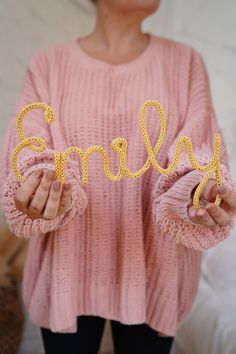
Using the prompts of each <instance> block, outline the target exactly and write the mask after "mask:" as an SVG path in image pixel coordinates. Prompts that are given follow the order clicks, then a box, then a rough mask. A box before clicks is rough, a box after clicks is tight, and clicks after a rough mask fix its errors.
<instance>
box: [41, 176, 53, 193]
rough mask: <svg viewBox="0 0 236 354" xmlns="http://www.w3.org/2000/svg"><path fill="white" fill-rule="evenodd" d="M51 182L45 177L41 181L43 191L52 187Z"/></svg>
mask: <svg viewBox="0 0 236 354" xmlns="http://www.w3.org/2000/svg"><path fill="white" fill-rule="evenodd" d="M50 185H51V182H50V181H47V180H46V179H43V180H42V181H41V183H40V186H39V188H40V189H41V190H42V191H43V192H47V191H48V190H49V188H50Z"/></svg>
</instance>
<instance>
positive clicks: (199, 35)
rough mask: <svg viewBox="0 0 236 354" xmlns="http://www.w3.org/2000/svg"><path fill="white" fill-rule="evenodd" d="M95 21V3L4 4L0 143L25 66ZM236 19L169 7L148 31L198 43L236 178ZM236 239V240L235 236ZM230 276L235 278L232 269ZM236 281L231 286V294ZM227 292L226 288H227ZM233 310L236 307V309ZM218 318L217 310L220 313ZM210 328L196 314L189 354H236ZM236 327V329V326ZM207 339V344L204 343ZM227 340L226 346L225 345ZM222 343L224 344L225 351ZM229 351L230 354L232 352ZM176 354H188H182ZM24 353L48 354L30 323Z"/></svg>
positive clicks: (232, 10)
mask: <svg viewBox="0 0 236 354" xmlns="http://www.w3.org/2000/svg"><path fill="white" fill-rule="evenodd" d="M94 14H95V9H94V7H93V5H92V4H91V3H90V1H89V0H48V1H47V0H41V1H38V0H21V1H17V0H1V2H0V48H1V51H0V112H1V118H0V119H1V120H0V142H1V141H2V138H3V136H4V132H5V130H6V125H7V122H8V119H9V117H10V115H11V112H12V110H13V107H14V104H15V101H16V99H17V96H18V94H19V92H20V88H21V84H22V79H23V75H24V70H25V66H26V63H27V61H28V59H29V57H30V56H31V54H32V53H33V52H34V51H35V50H37V49H38V48H41V47H44V46H47V45H49V44H51V43H55V42H57V41H62V40H63V39H65V40H66V39H68V38H71V37H74V36H79V35H84V34H86V33H88V32H89V31H90V30H91V29H92V28H93V25H94V19H95V16H94ZM235 20H236V1H234V0H226V1H222V0H221V1H220V0H178V1H177V0H162V3H161V7H160V10H159V11H158V13H156V14H155V15H153V16H151V17H149V18H148V19H147V20H146V21H145V23H144V27H143V28H144V29H145V30H149V31H152V32H154V33H156V34H159V35H164V36H169V37H171V38H174V39H178V40H182V41H184V42H187V43H190V44H191V45H192V46H194V47H195V48H196V49H198V50H199V52H200V53H201V54H202V56H203V58H204V60H205V63H206V65H207V69H208V73H209V76H210V80H211V87H212V94H213V100H214V106H215V109H216V112H217V117H218V122H219V125H220V126H221V127H222V128H223V134H224V138H225V140H226V143H227V148H228V152H229V157H230V166H231V172H232V175H233V176H234V178H235V177H236V154H235V151H236V105H235V97H236V96H235V95H236V70H235V63H236V27H235ZM233 233H234V234H235V231H234V230H233V232H232V234H233ZM234 238H235V237H234ZM234 238H233V236H231V237H230V239H229V241H227V242H228V243H225V244H224V245H223V246H222V245H220V246H218V247H216V248H215V249H214V250H210V251H208V252H206V254H205V256H204V264H203V267H205V268H204V269H203V273H204V272H205V273H204V274H205V278H206V277H207V276H208V277H210V276H212V277H213V278H212V279H214V276H215V279H218V278H217V273H216V270H217V269H218V268H217V265H219V257H220V256H221V257H222V264H223V265H225V264H226V262H228V263H227V264H229V259H230V258H229V257H230V255H232V254H231V253H230V252H231V251H232V247H236V244H235V241H232V240H234ZM230 242H231V243H232V242H234V243H232V244H231V243H230ZM214 257H215V258H214ZM232 257H233V255H232ZM212 260H213V261H214V260H215V261H216V262H217V263H216V266H214V267H213V265H212V264H214V263H210V261H212ZM211 267H212V268H211ZM221 269H222V268H221ZM210 271H211V273H210ZM226 272H228V268H227V270H226ZM209 274H210V276H209ZM227 274H228V273H227ZM221 275H222V274H221ZM205 278H204V279H205ZM204 279H203V280H202V281H204ZM232 282H234V278H232ZM232 282H231V280H230V282H229V284H228V288H229V287H230V286H231V283H232ZM202 284H203V283H201V284H200V288H199V294H198V297H197V299H196V303H195V304H196V305H195V306H196V309H198V305H199V301H200V300H202V299H204V301H203V304H204V305H203V304H201V305H199V306H200V309H203V310H204V311H203V312H204V313H206V314H207V318H209V316H210V314H211V312H210V311H211V307H212V306H211V305H210V303H209V305H206V304H207V300H208V299H209V297H210V296H213V294H214V293H215V291H214V289H213V292H212V294H209V296H208V293H207V291H208V290H206V288H205V286H203V287H202ZM214 284H215V282H213V284H211V286H213V287H214ZM234 285H235V283H234ZM222 286H223V288H224V283H223V285H222ZM220 287H221V286H220ZM218 290H219V289H218ZM230 291H231V292H232V291H233V293H232V294H233V297H234V298H236V296H235V295H236V286H235V287H234V288H233V289H231V290H230ZM204 296H205V298H204ZM211 304H212V302H211ZM204 306H206V307H204ZM232 306H236V305H235V303H234V304H233V305H232ZM232 306H231V307H230V309H231V310H229V309H228V312H227V310H226V309H225V308H224V309H222V313H223V314H225V313H226V314H228V317H229V319H233V316H234V314H233V312H232ZM212 311H213V310H212ZM215 311H216V310H215V309H214V314H215ZM212 316H213V312H212ZM217 316H218V317H217V320H215V322H214V321H213V325H212V326H213V327H214V328H216V327H217V326H216V323H219V318H221V317H219V316H220V314H218V315H217ZM210 317H211V316H210ZM211 318H213V317H211ZM206 323H207V320H206V319H205V318H204V315H202V317H201V316H199V310H197V313H196V311H195V312H194V309H193V311H192V313H190V316H189V319H187V320H186V324H187V325H185V326H183V327H182V329H180V331H179V334H178V337H177V339H178V343H179V345H181V347H182V351H181V353H186V354H189V353H190V352H191V354H194V353H196V354H209V353H212V354H218V353H219V354H222V353H223V352H224V353H228V354H230V353H232V354H233V353H235V352H236V344H235V343H234V344H235V346H234V344H232V345H231V346H230V347H229V344H226V342H227V341H228V342H229V338H228V337H227V336H225V337H224V338H222V331H220V335H219V333H218V334H217V336H215V335H214V333H215V332H214V330H213V329H210V328H209V326H208V325H207V326H206V327H204V324H206ZM230 323H231V322H230ZM235 327H236V324H235V323H234V325H233V328H234V329H235ZM202 328H204V331H203V333H201V329H202ZM230 328H231V329H232V326H231V327H230ZM224 330H225V327H224ZM107 333H108V332H107V330H106V335H105V336H104V338H103V345H102V349H103V350H105V351H107V350H111V338H110V336H109V333H108V334H107ZM224 333H225V332H224ZM232 333H233V332H232ZM200 334H201V336H200ZM202 334H203V336H204V338H205V340H206V338H207V343H206V346H205V347H203V342H201V341H202V340H203V339H202ZM199 336H200V337H199ZM230 338H231V337H230ZM199 340H200V343H198V341H199ZM219 340H221V342H220V344H219ZM216 341H218V342H217V345H216ZM224 343H225V344H224ZM226 345H227V346H228V347H227V348H228V349H227V350H228V351H226V347H225V346H226ZM222 346H223V347H222ZM213 347H214V351H211V350H213V349H209V348H213ZM189 348H191V349H189ZM204 348H205V349H204ZM216 348H218V349H216ZM219 348H220V349H219ZM222 348H224V349H222ZM220 350H222V351H220ZM173 351H174V352H175V353H177V352H178V353H180V351H179V350H178V349H177V348H176V349H174V350H173ZM21 353H22V354H29V353H34V354H39V353H43V351H42V347H41V341H40V338H39V334H38V330H37V328H35V326H33V325H32V324H31V323H30V322H28V323H27V328H26V332H25V340H24V343H23V345H22V351H21Z"/></svg>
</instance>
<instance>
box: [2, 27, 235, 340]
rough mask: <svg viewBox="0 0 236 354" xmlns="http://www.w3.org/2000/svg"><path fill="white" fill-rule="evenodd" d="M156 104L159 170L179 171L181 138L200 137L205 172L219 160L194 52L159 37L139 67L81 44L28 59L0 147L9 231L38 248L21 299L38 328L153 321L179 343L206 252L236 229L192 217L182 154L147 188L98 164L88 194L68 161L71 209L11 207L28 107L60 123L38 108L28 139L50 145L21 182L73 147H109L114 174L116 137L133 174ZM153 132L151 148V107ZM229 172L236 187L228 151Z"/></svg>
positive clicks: (144, 180) (31, 157) (192, 173)
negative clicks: (91, 321) (40, 211)
mask: <svg viewBox="0 0 236 354" xmlns="http://www.w3.org/2000/svg"><path fill="white" fill-rule="evenodd" d="M148 99H155V100H158V101H159V102H160V103H161V104H162V105H163V107H164V110H165V112H166V117H167V135H166V139H165V141H164V143H163V145H162V147H161V150H160V152H159V153H158V155H157V157H156V158H157V161H158V163H159V164H160V166H162V167H167V166H168V164H169V163H170V162H171V161H172V157H173V151H174V148H175V143H176V139H177V138H178V137H179V136H181V135H187V136H189V137H190V138H191V139H192V142H193V149H194V152H195V156H196V158H197V159H198V161H199V162H200V163H202V164H204V163H207V162H208V161H210V160H211V158H212V156H213V139H214V135H215V133H217V132H218V133H221V130H220V128H219V126H218V124H217V120H216V117H215V113H214V109H213V107H212V99H211V93H210V87H209V80H208V76H207V72H206V68H205V64H204V63H203V60H202V58H201V56H200V54H199V53H198V52H197V51H196V50H195V49H193V48H192V47H191V46H189V45H187V44H184V43H181V42H177V41H174V40H171V39H167V38H163V37H159V36H156V35H154V34H151V35H150V42H149V44H148V46H147V47H146V48H145V50H144V51H143V52H142V53H141V54H140V55H139V56H138V57H137V58H136V59H134V60H132V61H130V62H127V63H122V64H109V63H107V62H105V61H102V60H98V59H95V58H93V57H91V56H90V55H89V54H87V53H86V52H85V51H84V50H83V49H82V48H81V46H80V42H79V38H73V39H70V40H67V41H64V42H60V43H57V44H55V45H53V46H49V47H47V48H44V49H40V50H38V51H37V52H36V53H34V54H33V55H32V57H31V59H30V60H29V63H28V66H27V68H26V72H25V78H24V84H23V87H22V90H21V93H20V95H19V97H18V100H17V104H16V106H15V109H14V110H13V112H12V119H11V120H10V123H9V127H8V130H7V134H6V138H5V143H4V146H3V154H2V162H1V189H2V207H3V211H4V213H5V215H6V219H7V222H8V223H9V226H10V227H11V229H12V231H13V232H14V233H15V234H16V236H19V237H27V238H29V240H30V247H29V252H28V255H27V259H26V264H25V268H24V278H23V299H24V302H25V304H26V305H27V306H28V309H29V314H30V317H31V320H32V321H33V322H34V323H35V324H37V325H39V326H43V327H46V328H50V329H51V330H52V331H54V332H75V331H76V329H77V327H76V316H77V315H80V314H93V315H98V316H101V317H105V318H107V319H116V320H118V321H121V322H122V323H125V324H138V323H143V322H145V323H147V324H149V325H150V326H151V327H152V328H154V329H155V330H156V331H158V332H162V333H164V334H165V335H171V336H174V335H175V334H176V331H177V328H178V326H179V324H180V322H181V321H182V320H183V319H184V317H185V316H186V314H187V313H188V312H189V310H190V308H191V305H192V303H193V300H194V298H195V295H196V291H197V287H198V281H199V274H200V261H201V251H202V250H203V249H206V248H209V247H213V246H214V245H216V244H217V243H219V242H221V241H223V240H224V239H225V238H226V237H227V236H228V235H229V232H230V230H231V228H232V227H233V222H232V223H231V224H230V225H227V226H218V225H217V227H216V228H215V229H214V230H213V229H210V228H208V227H206V226H203V225H197V224H195V223H193V222H192V221H191V220H190V219H189V217H188V207H189V206H190V204H191V191H192V189H193V188H194V187H195V186H196V185H197V184H198V183H199V182H200V181H201V179H202V176H203V173H202V172H199V171H196V170H193V169H192V167H191V165H190V163H189V161H188V158H187V156H186V151H184V150H185V149H183V152H182V155H181V158H180V162H179V165H178V167H177V170H176V171H175V172H174V173H172V174H171V175H160V174H159V173H158V172H157V171H156V170H155V169H154V168H153V167H152V166H151V167H150V168H149V169H148V171H146V173H145V174H144V175H142V176H141V177H139V178H136V179H129V178H127V177H123V178H122V180H120V181H117V182H113V181H110V180H108V179H107V177H106V176H105V175H104V171H103V160H102V158H101V156H100V155H99V154H93V155H92V156H90V159H89V180H88V184H87V186H86V188H85V189H83V188H82V185H81V164H80V160H79V157H78V156H76V155H75V154H74V155H71V157H70V159H69V162H68V164H67V176H68V178H69V179H70V181H71V182H72V186H73V197H72V198H73V201H72V205H71V207H70V208H69V210H67V211H66V212H65V213H64V214H63V215H61V216H59V217H57V218H56V219H55V220H53V221H46V220H42V219H39V220H34V221H32V220H30V219H29V218H28V217H27V216H26V215H25V214H23V213H21V212H20V211H18V210H17V209H16V208H15V203H14V196H15V192H16V190H17V188H18V187H19V183H18V182H17V180H16V178H15V176H14V175H13V174H12V172H11V169H10V154H11V152H12V151H13V148H14V147H15V146H16V144H17V143H18V142H19V139H18V137H17V135H16V130H15V119H16V116H17V113H18V112H19V110H20V109H21V108H23V107H24V106H25V105H27V104H29V103H32V102H34V101H42V102H45V103H47V104H49V105H50V106H51V107H52V108H53V110H54V111H55V114H56V121H55V123H53V124H52V125H50V126H49V125H47V124H46V123H45V122H44V120H43V114H42V111H41V110H38V109H37V110H34V111H31V112H29V113H28V114H27V116H26V117H25V120H24V132H25V135H26V136H27V137H29V136H39V137H42V138H43V139H44V140H45V141H46V143H47V150H46V151H45V152H44V153H41V154H37V153H33V152H31V151H27V150H26V149H25V150H24V151H23V152H21V154H20V161H19V167H20V169H21V172H22V174H24V175H25V176H28V175H29V174H30V173H32V172H33V171H34V170H36V169H40V168H49V169H52V168H53V149H54V148H55V149H58V150H61V151H63V150H65V149H66V148H67V147H69V146H72V145H75V146H79V147H80V148H81V149H83V150H84V151H85V150H86V149H87V148H88V147H90V146H92V145H100V146H102V147H104V148H105V150H106V151H107V152H108V154H109V157H110V161H111V166H110V168H111V170H112V171H113V173H114V174H116V173H117V171H118V168H119V156H118V155H117V154H116V153H115V152H114V151H113V150H112V147H111V142H112V140H113V139H115V138H117V137H125V138H126V139H127V141H128V148H127V165H128V167H129V169H130V170H131V171H137V170H139V169H140V168H141V167H142V166H143V165H144V163H145V161H146V160H147V157H148V156H147V152H146V150H145V145H144V143H143V139H142V134H141V131H140V128H139V111H140V108H141V106H142V104H143V103H144V102H145V101H146V100H148ZM147 127H148V131H149V138H150V141H151V144H152V146H154V145H155V142H156V141H157V139H158V136H159V129H160V122H159V117H158V112H157V110H156V108H155V107H149V109H148V112H147ZM222 138H223V136H222ZM221 171H222V176H223V181H224V183H225V184H226V185H227V186H229V187H230V188H232V189H235V183H234V181H233V180H232V177H231V176H230V173H229V164H228V156H227V151H226V147H225V144H224V141H223V142H222V148H221ZM212 178H214V176H212ZM234 219H235V218H234Z"/></svg>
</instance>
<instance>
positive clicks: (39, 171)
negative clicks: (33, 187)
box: [34, 170, 43, 178]
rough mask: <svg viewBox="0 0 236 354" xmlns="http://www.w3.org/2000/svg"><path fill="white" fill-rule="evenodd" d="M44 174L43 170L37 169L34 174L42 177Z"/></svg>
mask: <svg viewBox="0 0 236 354" xmlns="http://www.w3.org/2000/svg"><path fill="white" fill-rule="evenodd" d="M42 175H43V170H37V171H36V172H35V173H34V176H35V177H36V178H40V177H42Z"/></svg>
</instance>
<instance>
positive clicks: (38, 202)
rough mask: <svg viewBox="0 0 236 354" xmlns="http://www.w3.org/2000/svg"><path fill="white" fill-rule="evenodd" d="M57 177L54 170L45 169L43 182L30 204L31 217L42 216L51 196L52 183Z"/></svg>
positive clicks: (29, 213)
mask: <svg viewBox="0 0 236 354" xmlns="http://www.w3.org/2000/svg"><path fill="white" fill-rule="evenodd" d="M54 178H55V173H54V171H52V170H47V171H44V173H43V177H42V179H41V182H40V184H39V186H38V188H37V190H36V192H35V194H34V196H33V198H32V200H31V202H30V204H29V208H28V215H29V216H30V217H33V218H35V217H39V216H41V214H42V212H43V210H44V208H45V206H46V203H47V199H48V196H49V192H50V188H51V184H52V182H53V180H54Z"/></svg>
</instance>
